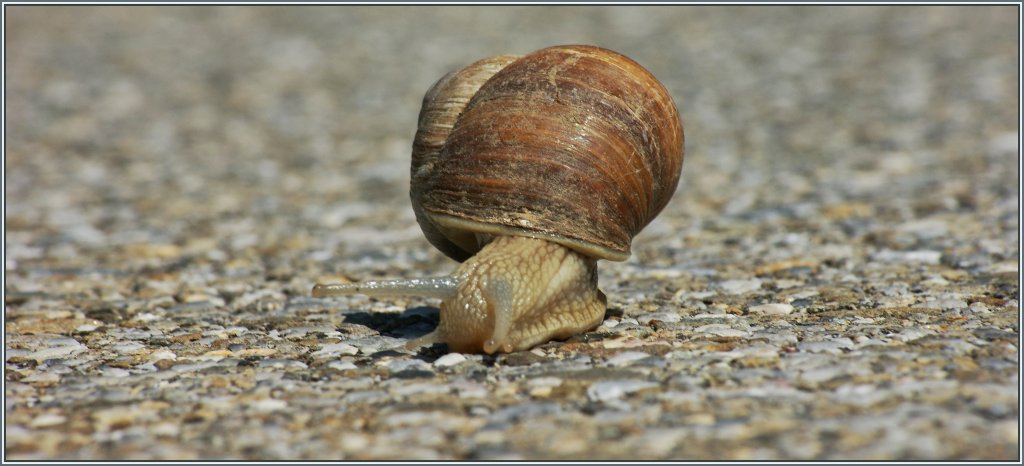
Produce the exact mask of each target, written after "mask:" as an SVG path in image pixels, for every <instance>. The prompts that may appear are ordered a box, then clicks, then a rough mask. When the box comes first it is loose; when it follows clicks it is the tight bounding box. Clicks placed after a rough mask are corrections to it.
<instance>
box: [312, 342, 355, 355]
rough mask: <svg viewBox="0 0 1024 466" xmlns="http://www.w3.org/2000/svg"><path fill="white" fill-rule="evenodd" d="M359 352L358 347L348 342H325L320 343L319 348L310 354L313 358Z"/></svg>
mask: <svg viewBox="0 0 1024 466" xmlns="http://www.w3.org/2000/svg"><path fill="white" fill-rule="evenodd" d="M358 352H359V348H356V347H355V346H352V345H350V344H348V343H326V344H323V345H320V349H319V350H317V351H315V352H313V353H312V354H310V356H312V357H314V358H324V357H335V356H338V355H352V354H356V353H358Z"/></svg>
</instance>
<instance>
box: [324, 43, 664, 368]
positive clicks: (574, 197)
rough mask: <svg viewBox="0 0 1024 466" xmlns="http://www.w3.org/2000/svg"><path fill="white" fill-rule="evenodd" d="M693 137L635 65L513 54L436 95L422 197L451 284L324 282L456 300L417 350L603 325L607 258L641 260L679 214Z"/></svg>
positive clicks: (514, 344) (549, 51)
mask: <svg viewBox="0 0 1024 466" xmlns="http://www.w3.org/2000/svg"><path fill="white" fill-rule="evenodd" d="M682 164H683V127H682V124H681V122H680V119H679V113H678V111H677V110H676V106H675V104H674V103H673V101H672V98H671V96H669V94H668V92H667V91H666V90H665V88H664V86H662V85H661V83H660V82H658V80H657V79H655V78H654V76H652V75H651V74H650V73H649V72H648V71H647V70H645V69H644V68H643V67H641V66H640V65H638V64H637V63H636V62H634V61H633V60H631V59H629V58H627V57H625V56H623V55H621V54H619V53H617V52H613V51H611V50H607V49H603V48H599V47H594V46H585V45H565V46H555V47H549V48H545V49H541V50H538V51H536V52H533V53H530V54H528V55H525V56H516V55H499V56H495V57H490V58H485V59H483V60H480V61H477V62H475V63H473V64H471V65H469V66H466V67H465V68H462V69H459V70H456V71H453V72H451V73H449V74H447V75H446V76H444V77H443V78H441V79H440V80H439V81H438V82H437V83H435V84H434V85H433V86H432V87H431V88H430V90H429V91H427V94H426V95H425V96H424V98H423V107H422V109H421V110H420V115H419V125H418V129H417V131H416V137H415V140H414V142H413V153H412V180H411V189H410V197H411V198H412V205H413V209H414V210H415V212H416V220H417V221H418V222H419V224H420V227H421V229H422V230H423V233H424V234H425V235H426V237H427V239H428V240H429V241H430V243H431V244H433V245H434V246H435V247H437V248H438V249H439V250H441V251H442V252H444V253H445V254H446V255H447V256H449V257H451V258H452V259H455V260H457V261H460V262H462V264H461V265H460V266H459V267H458V268H457V269H456V270H455V272H454V273H452V274H451V275H449V276H446V277H436V278H420V279H405V280H384V281H368V282H363V283H351V284H318V285H316V286H314V287H313V296H314V297H318V298H319V297H327V296H334V295H342V294H355V293H359V294H364V295H369V296H381V297H394V296H422V297H435V298H441V300H442V302H441V313H440V316H441V317H440V322H439V324H438V326H437V328H436V329H435V330H434V331H433V332H431V333H429V334H427V335H425V336H422V337H420V338H417V339H415V340H412V341H410V342H409V343H408V344H407V345H406V346H407V348H409V349H413V348H416V347H419V346H423V345H429V344H433V343H445V344H447V346H448V350H449V351H456V352H480V351H483V352H486V353H495V352H499V351H504V352H513V351H520V350H525V349H529V348H531V347H533V346H536V345H538V344H541V343H545V342H547V341H549V340H553V339H564V338H568V337H570V336H572V335H574V334H577V333H581V332H585V331H588V330H591V329H593V328H595V327H597V326H598V325H599V324H600V323H601V322H602V321H603V320H604V314H605V310H606V303H607V301H606V298H605V295H604V293H602V292H601V291H600V290H599V289H598V288H597V261H598V260H599V259H608V260H613V261H622V260H626V259H627V258H628V257H629V255H630V243H631V241H632V239H633V237H634V236H635V235H636V234H637V233H639V232H640V230H641V229H642V228H643V227H644V226H646V225H647V224H648V223H649V222H650V221H651V220H652V219H654V217H655V216H656V215H657V214H658V213H659V212H661V210H662V209H663V208H664V207H665V205H666V204H667V203H668V201H669V199H670V198H671V197H672V194H673V193H674V192H675V189H676V185H677V184H678V182H679V175H680V171H681V169H682Z"/></svg>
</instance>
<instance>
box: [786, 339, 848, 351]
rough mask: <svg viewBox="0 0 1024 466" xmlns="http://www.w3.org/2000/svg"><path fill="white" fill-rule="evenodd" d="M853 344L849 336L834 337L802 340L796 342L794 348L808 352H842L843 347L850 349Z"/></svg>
mask: <svg viewBox="0 0 1024 466" xmlns="http://www.w3.org/2000/svg"><path fill="white" fill-rule="evenodd" d="M854 346H855V345H854V343H853V340H851V339H849V338H835V339H831V340H823V341H803V342H800V343H798V344H797V345H796V348H797V349H798V350H800V351H806V352H809V353H833V354H842V353H843V350H844V349H852V348H853V347H854Z"/></svg>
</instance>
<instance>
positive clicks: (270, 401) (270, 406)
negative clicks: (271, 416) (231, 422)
mask: <svg viewBox="0 0 1024 466" xmlns="http://www.w3.org/2000/svg"><path fill="white" fill-rule="evenodd" d="M249 407H250V408H252V409H253V410H255V411H261V412H269V411H277V410H279V409H285V408H287V407H288V402H287V401H285V400H278V399H276V398H264V399H262V400H256V401H253V402H252V403H249Z"/></svg>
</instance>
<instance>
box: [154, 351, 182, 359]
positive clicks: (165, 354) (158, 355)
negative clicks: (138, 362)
mask: <svg viewBox="0 0 1024 466" xmlns="http://www.w3.org/2000/svg"><path fill="white" fill-rule="evenodd" d="M161 359H169V360H171V361H173V360H175V359H178V355H176V354H174V353H173V352H172V351H170V350H165V349H162V350H156V351H154V352H153V354H150V355H149V360H150V361H159V360H161Z"/></svg>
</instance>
